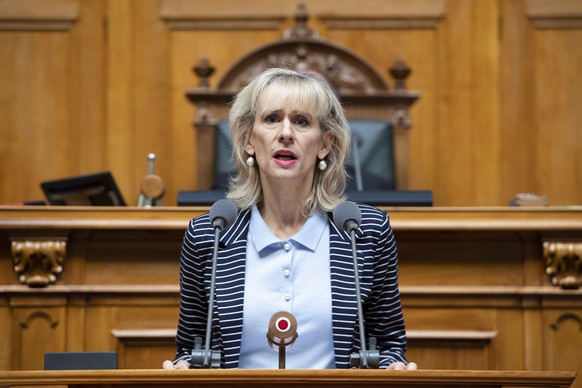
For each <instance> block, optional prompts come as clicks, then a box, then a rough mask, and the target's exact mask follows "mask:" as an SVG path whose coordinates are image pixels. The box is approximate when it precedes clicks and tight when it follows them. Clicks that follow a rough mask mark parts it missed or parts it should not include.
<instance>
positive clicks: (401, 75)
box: [390, 58, 411, 90]
mask: <svg viewBox="0 0 582 388" xmlns="http://www.w3.org/2000/svg"><path fill="white" fill-rule="evenodd" d="M410 73H411V70H410V67H408V66H406V63H405V62H404V60H403V59H400V58H399V59H397V60H396V62H394V66H392V67H391V68H390V75H392V77H393V78H394V80H395V81H396V83H395V85H394V89H396V90H404V89H406V85H405V84H404V80H405V79H406V78H407V77H408V76H409V75H410Z"/></svg>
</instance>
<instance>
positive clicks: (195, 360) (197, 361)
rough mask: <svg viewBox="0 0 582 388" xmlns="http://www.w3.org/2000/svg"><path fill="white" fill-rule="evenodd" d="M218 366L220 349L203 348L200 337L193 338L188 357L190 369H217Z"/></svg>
mask: <svg viewBox="0 0 582 388" xmlns="http://www.w3.org/2000/svg"><path fill="white" fill-rule="evenodd" d="M218 368H220V351H218V350H211V349H208V350H207V349H203V348H202V338H200V337H196V338H194V349H192V358H191V359H190V369H218Z"/></svg>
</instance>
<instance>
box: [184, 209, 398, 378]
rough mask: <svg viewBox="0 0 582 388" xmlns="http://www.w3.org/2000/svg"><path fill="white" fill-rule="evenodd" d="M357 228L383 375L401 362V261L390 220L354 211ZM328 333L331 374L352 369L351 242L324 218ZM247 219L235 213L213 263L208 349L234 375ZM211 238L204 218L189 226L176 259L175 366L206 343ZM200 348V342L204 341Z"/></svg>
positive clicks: (368, 315) (369, 331) (369, 328)
mask: <svg viewBox="0 0 582 388" xmlns="http://www.w3.org/2000/svg"><path fill="white" fill-rule="evenodd" d="M358 206H359V207H360V210H361V211H362V223H361V225H360V227H359V228H358V229H357V231H356V248H357V256H358V267H359V272H360V274H359V275H360V288H361V294H362V300H363V311H364V319H365V333H366V338H369V337H370V336H374V337H376V338H377V342H378V349H379V350H380V367H386V366H388V365H389V364H391V363H392V362H395V361H403V362H406V359H405V357H404V352H405V350H406V335H405V330H404V319H403V316H402V307H401V304H400V294H399V291H398V255H397V250H396V242H395V240H394V235H393V233H392V229H391V227H390V222H389V218H388V215H387V214H386V213H385V212H383V211H381V210H379V209H377V208H375V207H371V206H368V205H362V204H359V205H358ZM328 217H329V227H330V272H331V295H332V319H333V322H332V326H333V342H334V351H335V360H336V368H338V369H342V368H349V361H350V354H351V353H352V352H358V351H359V349H360V339H359V328H358V323H357V321H358V319H357V309H358V306H357V303H356V289H355V283H354V271H353V260H352V254H351V241H350V236H349V235H348V234H347V233H346V232H345V231H344V230H341V229H339V228H337V226H336V225H335V224H334V223H333V220H332V214H331V213H329V215H328ZM249 221H250V211H249V210H247V211H244V212H241V213H239V215H238V216H237V218H236V220H235V222H234V224H233V225H232V226H231V227H230V228H229V229H227V230H224V231H222V232H221V235H220V243H219V251H218V256H217V267H216V282H215V300H214V302H213V303H214V313H213V319H212V341H211V343H212V348H213V349H219V350H220V351H221V368H237V367H238V359H239V354H240V347H241V335H242V325H243V301H244V292H245V290H244V287H245V257H246V249H247V234H248V228H249ZM213 243H214V230H213V228H212V226H211V224H210V221H209V216H208V214H205V215H202V216H200V217H198V218H195V219H193V220H191V221H190V223H189V225H188V229H187V231H186V233H185V235H184V240H183V244H182V251H181V257H180V314H179V320H178V331H177V336H176V343H177V353H176V357H175V360H174V362H178V361H179V360H189V359H190V354H191V351H192V349H193V347H194V337H196V336H200V337H201V338H202V339H204V337H205V335H206V321H207V311H208V307H207V306H208V298H209V290H210V274H211V271H212V248H213ZM202 343H204V340H203V341H202Z"/></svg>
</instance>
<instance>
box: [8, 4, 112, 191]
mask: <svg viewBox="0 0 582 388" xmlns="http://www.w3.org/2000/svg"><path fill="white" fill-rule="evenodd" d="M101 4H102V2H100V1H84V2H82V3H81V2H79V1H78V0H76V1H70V0H69V1H65V0H51V1H34V0H32V1H27V2H16V1H5V2H4V7H3V8H2V15H0V29H1V30H2V32H1V33H0V36H1V37H0V47H1V48H0V50H3V53H2V58H3V60H2V61H1V62H0V66H2V67H3V69H2V71H0V73H2V76H3V77H6V78H5V79H2V80H1V81H2V84H3V85H4V87H3V91H4V96H2V97H0V98H1V99H2V100H5V101H7V105H6V106H7V110H6V111H5V112H3V113H2V117H0V120H1V122H2V123H3V138H5V139H8V141H7V142H6V143H5V144H6V147H7V148H6V149H4V150H3V152H1V153H0V154H1V155H2V158H3V160H2V163H1V165H2V167H3V168H2V172H1V175H0V179H1V180H2V182H6V183H9V184H3V185H2V190H3V192H2V194H1V195H0V196H1V197H2V200H3V201H5V202H6V201H8V202H18V201H22V200H35V199H43V198H44V196H43V194H42V192H41V190H40V187H39V184H40V182H41V181H43V180H48V179H55V178H60V177H66V176H71V175H78V174H81V173H88V172H93V171H94V170H96V169H102V168H103V167H104V159H103V154H104V151H105V149H104V139H105V137H104V133H103V129H104V125H103V124H104V122H103V117H104V105H103V102H104V99H103V93H104V72H103V66H102V58H103V30H102V24H103V23H102V17H101V16H102V12H101ZM81 15H83V17H81ZM4 158H5V159H4Z"/></svg>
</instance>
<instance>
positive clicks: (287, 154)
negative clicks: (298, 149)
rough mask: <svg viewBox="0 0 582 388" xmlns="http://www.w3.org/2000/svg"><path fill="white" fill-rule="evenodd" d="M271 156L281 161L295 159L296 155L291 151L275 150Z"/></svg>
mask: <svg viewBox="0 0 582 388" xmlns="http://www.w3.org/2000/svg"><path fill="white" fill-rule="evenodd" d="M273 157H274V158H275V159H277V160H281V161H291V160H295V159H297V156H296V155H295V154H294V153H293V152H291V151H277V152H275V155H274V156H273Z"/></svg>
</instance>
